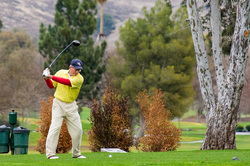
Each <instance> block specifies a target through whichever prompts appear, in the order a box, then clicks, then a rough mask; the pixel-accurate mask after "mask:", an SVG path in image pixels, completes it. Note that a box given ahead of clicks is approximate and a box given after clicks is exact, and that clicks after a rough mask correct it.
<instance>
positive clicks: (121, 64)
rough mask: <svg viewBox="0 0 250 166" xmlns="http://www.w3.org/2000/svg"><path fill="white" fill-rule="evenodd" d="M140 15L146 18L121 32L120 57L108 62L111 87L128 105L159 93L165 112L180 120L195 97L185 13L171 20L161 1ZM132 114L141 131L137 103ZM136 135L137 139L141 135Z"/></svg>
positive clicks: (132, 21) (130, 20) (192, 58)
mask: <svg viewBox="0 0 250 166" xmlns="http://www.w3.org/2000/svg"><path fill="white" fill-rule="evenodd" d="M143 12H144V14H145V18H138V19H137V20H136V21H134V20H132V19H129V20H128V21H127V22H126V23H125V26H124V27H121V29H120V41H121V42H120V43H119V44H120V45H119V44H118V53H119V56H120V57H118V58H117V57H114V58H112V59H111V60H110V61H109V62H110V63H109V64H110V67H109V71H110V72H111V75H112V79H113V82H114V85H115V86H116V87H117V88H118V89H119V90H120V91H121V92H122V93H123V94H124V95H126V96H129V97H130V99H132V100H131V101H135V99H136V96H137V94H138V93H139V92H141V91H143V90H144V89H147V90H149V91H152V90H153V89H154V88H157V89H161V90H162V91H164V93H165V97H166V103H165V104H166V108H167V110H170V111H171V112H172V113H173V114H174V115H175V116H177V117H181V116H182V115H183V114H184V113H185V112H186V111H187V110H188V109H189V107H190V104H192V102H193V94H194V91H193V87H192V84H191V80H192V74H193V68H194V64H195V56H194V50H193V44H192V37H191V33H190V30H189V28H188V24H187V23H186V22H185V19H186V17H187V12H186V9H185V8H181V9H180V10H179V11H178V12H177V14H176V15H175V16H173V20H171V19H170V15H171V13H172V10H171V6H170V4H169V3H164V2H162V1H157V2H156V4H155V7H153V8H152V9H151V10H150V11H147V10H146V8H144V9H143ZM131 114H132V115H133V116H134V117H137V116H139V117H140V118H139V120H140V122H141V123H140V126H141V130H140V131H142V127H143V118H142V114H141V111H140V109H139V108H138V106H137V104H136V103H132V109H131ZM138 133H139V134H138V137H139V136H140V133H142V132H138Z"/></svg>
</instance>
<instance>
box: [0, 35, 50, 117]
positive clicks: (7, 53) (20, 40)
mask: <svg viewBox="0 0 250 166" xmlns="http://www.w3.org/2000/svg"><path fill="white" fill-rule="evenodd" d="M0 50H1V51H0V59H1V62H0V70H1V72H2V74H1V75H2V76H1V78H0V87H1V93H0V112H1V113H3V114H4V113H6V112H9V111H11V110H12V109H15V111H17V112H19V113H21V116H22V117H24V116H26V115H27V114H29V113H31V112H34V111H39V108H40V101H41V99H43V97H44V96H45V92H46V90H44V89H45V86H46V85H44V84H43V85H41V82H43V78H42V77H41V73H42V68H41V66H42V62H43V61H42V57H41V56H40V55H39V54H38V52H37V50H36V48H35V47H34V46H33V44H32V42H31V40H30V38H29V36H28V35H27V34H26V33H25V32H22V31H16V32H11V31H3V32H1V33H0ZM43 86H44V87H43Z"/></svg>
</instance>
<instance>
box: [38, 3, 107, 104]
mask: <svg viewBox="0 0 250 166" xmlns="http://www.w3.org/2000/svg"><path fill="white" fill-rule="evenodd" d="M96 4H97V3H96V1H95V0H84V1H81V3H79V0H72V1H68V0H58V1H57V3H56V6H55V10H56V12H55V25H54V26H52V25H49V26H48V27H47V28H46V27H45V26H44V24H43V23H41V25H40V41H39V51H40V53H41V54H42V55H43V57H44V58H46V62H45V64H44V67H45V68H46V67H48V66H49V64H50V63H51V62H52V61H53V60H54V59H55V57H56V56H57V55H58V54H59V53H60V52H61V51H62V50H63V49H64V48H65V47H66V46H67V45H68V44H70V43H71V42H72V41H73V40H79V41H80V42H81V45H80V46H79V47H74V46H72V47H71V48H69V49H68V50H67V51H66V52H64V53H63V55H61V57H60V58H58V60H57V61H56V62H55V63H54V64H53V66H52V68H51V73H52V74H53V73H55V72H56V71H58V70H59V69H68V67H69V65H70V61H71V60H72V59H74V58H78V59H80V60H82V62H83V70H82V72H81V74H82V75H83V77H84V84H83V86H82V88H81V91H80V94H79V98H80V99H82V98H87V99H92V98H95V97H97V96H98V90H97V89H96V87H95V85H96V83H97V82H98V81H100V80H101V76H102V73H104V72H105V65H104V64H103V63H102V57H103V55H104V51H105V48H106V42H103V43H102V44H101V45H100V46H97V47H94V42H93V40H92V38H91V37H90V35H91V34H93V32H94V30H95V28H96V18H95V15H96V13H97V9H96Z"/></svg>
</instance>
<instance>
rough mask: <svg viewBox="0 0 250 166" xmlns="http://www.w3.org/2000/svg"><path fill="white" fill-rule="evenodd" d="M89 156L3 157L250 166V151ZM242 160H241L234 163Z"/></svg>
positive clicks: (9, 158) (35, 164) (8, 158)
mask: <svg viewBox="0 0 250 166" xmlns="http://www.w3.org/2000/svg"><path fill="white" fill-rule="evenodd" d="M110 154H111V153H103V152H93V153H92V152H88V153H84V155H85V156H86V157H87V158H86V159H73V158H71V154H70V153H68V154H58V156H59V157H60V158H59V159H57V160H48V159H47V158H46V156H45V155H40V154H29V155H0V161H1V166H6V165H25V166H26V165H30V166H39V165H42V166H44V165H53V166H54V165H69V166H70V165H91V166H95V165H96V166H102V165H104V166H105V165H108V166H112V165H115V166H127V165H129V166H131V165H132V166H134V165H135V166H136V165H138V166H139V165H171V166H180V165H194V166H197V165H220V166H221V165H225V166H230V165H238V166H247V165H249V163H250V150H223V151H172V152H150V153H147V152H140V153H131V152H130V153H112V154H111V155H112V157H109V155H110ZM232 157H238V158H239V159H240V160H232Z"/></svg>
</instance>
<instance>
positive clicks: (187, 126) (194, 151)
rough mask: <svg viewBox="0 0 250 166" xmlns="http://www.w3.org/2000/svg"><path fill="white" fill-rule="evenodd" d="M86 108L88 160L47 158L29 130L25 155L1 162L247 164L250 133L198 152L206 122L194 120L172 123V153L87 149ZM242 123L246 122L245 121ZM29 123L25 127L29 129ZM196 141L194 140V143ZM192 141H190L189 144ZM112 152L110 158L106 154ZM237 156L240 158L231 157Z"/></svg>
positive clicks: (84, 148)
mask: <svg viewBox="0 0 250 166" xmlns="http://www.w3.org/2000/svg"><path fill="white" fill-rule="evenodd" d="M89 115H90V110H89V109H83V111H82V113H81V121H82V124H83V130H84V134H83V138H82V148H81V149H82V153H83V155H85V156H86V157H87V159H73V158H72V157H71V153H67V154H58V156H59V157H60V159H59V160H48V159H47V158H46V156H45V155H44V154H39V152H37V151H35V150H34V146H36V141H37V140H38V139H39V137H40V133H37V132H31V133H30V137H29V140H30V141H29V151H28V154H25V155H13V156H12V155H10V153H9V154H1V155H0V166H2V165H171V166H172V165H239V166H241V165H243V166H244V165H250V156H249V155H250V135H237V136H236V145H237V149H238V150H218V151H212V150H211V151H210V150H208V151H200V150H199V149H200V147H201V144H202V142H201V141H202V140H203V139H204V134H205V132H206V125H205V124H202V123H194V122H182V121H181V122H174V123H175V125H176V126H177V127H181V128H182V129H184V130H185V131H183V132H182V136H181V146H180V147H179V148H178V149H177V150H176V151H172V152H150V153H146V152H142V151H138V150H136V149H135V148H134V147H132V148H131V152H129V153H122V154H119V153H114V154H113V153H101V152H90V150H89V149H88V140H87V132H88V130H89V129H90V122H89V121H88V118H89ZM244 125H245V124H244ZM30 127H31V126H29V127H27V128H28V129H30ZM195 141H196V142H195ZM191 142H192V143H191ZM109 155H112V157H109ZM233 157H238V158H239V159H240V160H232V158H233Z"/></svg>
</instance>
